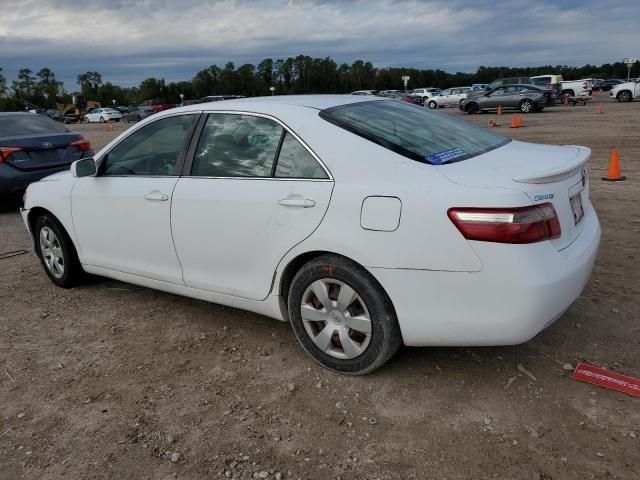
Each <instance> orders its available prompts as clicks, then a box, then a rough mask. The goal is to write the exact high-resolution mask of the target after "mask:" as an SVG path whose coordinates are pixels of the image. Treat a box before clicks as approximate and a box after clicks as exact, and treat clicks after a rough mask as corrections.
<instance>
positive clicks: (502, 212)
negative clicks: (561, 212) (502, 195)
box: [447, 203, 561, 243]
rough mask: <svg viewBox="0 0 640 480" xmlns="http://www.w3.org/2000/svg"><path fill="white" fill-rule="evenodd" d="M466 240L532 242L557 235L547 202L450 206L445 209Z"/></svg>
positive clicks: (556, 223)
mask: <svg viewBox="0 0 640 480" xmlns="http://www.w3.org/2000/svg"><path fill="white" fill-rule="evenodd" d="M447 213H448V215H449V218H450V219H451V221H452V222H453V223H454V225H455V226H456V227H457V228H458V230H460V233H462V235H463V236H464V237H465V238H466V239H467V240H478V241H481V242H497V243H535V242H542V241H543V240H549V239H552V238H558V237H560V233H561V230H560V221H559V220H558V215H557V214H556V210H555V208H553V205H552V204H551V203H542V204H540V205H532V206H530V207H518V208H450V209H449V211H448V212H447Z"/></svg>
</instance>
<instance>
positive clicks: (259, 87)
mask: <svg viewBox="0 0 640 480" xmlns="http://www.w3.org/2000/svg"><path fill="white" fill-rule="evenodd" d="M634 70H636V71H637V70H638V66H637V64H636V65H635V66H634ZM546 73H555V74H560V75H562V76H563V77H564V79H565V80H576V79H580V78H590V77H593V78H605V79H606V78H623V79H624V78H626V76H627V67H626V65H625V64H623V63H622V62H616V63H613V64H610V63H606V64H603V65H600V66H596V65H590V64H587V65H584V66H582V67H572V66H567V65H555V66H554V65H545V66H539V67H485V66H480V67H479V68H478V69H477V70H476V71H475V72H474V73H463V72H456V73H448V72H445V71H443V70H439V69H436V70H434V69H419V68H398V67H384V68H376V67H374V66H373V64H372V63H371V62H367V61H363V60H356V61H355V62H353V63H352V64H347V63H342V64H338V63H336V62H335V61H334V60H332V59H331V58H330V57H325V58H312V57H310V56H308V55H298V56H297V57H289V58H287V59H277V60H273V59H271V58H266V59H264V60H262V61H261V62H260V63H258V65H257V66H256V65H253V64H250V63H245V64H243V65H240V66H238V67H236V65H235V64H234V63H233V62H228V63H226V64H225V65H224V66H223V67H220V66H218V65H211V66H209V67H207V68H204V69H202V70H200V71H199V72H197V73H196V74H195V76H194V77H193V78H192V79H191V80H186V81H180V82H166V81H165V80H164V79H163V78H147V79H145V80H143V81H142V82H140V84H139V85H138V86H136V87H121V86H118V85H114V84H112V83H111V82H108V81H107V82H104V81H103V78H102V75H101V74H100V73H99V72H96V71H88V72H85V73H82V74H80V75H78V76H77V79H76V84H77V87H74V88H73V89H72V90H71V92H69V91H67V90H66V89H65V87H64V85H63V83H62V82H60V81H58V80H57V79H56V76H55V73H54V72H53V70H51V69H50V68H48V67H43V68H41V69H40V70H38V71H37V72H36V71H33V70H31V69H29V68H23V69H21V70H20V71H19V72H18V77H17V79H15V80H13V81H12V82H11V85H9V83H8V81H7V79H6V78H5V76H4V75H3V74H2V68H1V67H0V110H9V111H10V110H22V109H24V108H25V107H26V106H27V105H31V106H33V107H38V108H56V104H68V103H71V93H74V94H75V93H79V94H82V95H84V96H86V99H87V100H95V101H98V102H100V103H101V104H102V105H104V106H106V105H111V104H112V102H113V100H115V101H116V104H117V105H132V104H139V103H141V102H143V101H144V100H149V99H161V100H163V101H164V102H166V103H179V102H180V94H183V95H184V99H185V100H195V99H198V98H201V97H204V96H207V95H244V96H259V95H269V94H270V93H271V90H270V88H271V87H273V88H274V91H273V93H274V94H275V95H285V94H302V93H349V92H351V91H354V90H389V89H402V88H403V81H402V76H404V75H408V76H409V77H410V80H409V88H410V89H411V88H418V87H440V88H448V87H455V86H464V85H471V84H473V83H489V82H491V81H493V80H495V79H496V78H500V77H512V76H534V75H543V74H546ZM632 73H633V74H635V75H637V73H636V72H633V71H632Z"/></svg>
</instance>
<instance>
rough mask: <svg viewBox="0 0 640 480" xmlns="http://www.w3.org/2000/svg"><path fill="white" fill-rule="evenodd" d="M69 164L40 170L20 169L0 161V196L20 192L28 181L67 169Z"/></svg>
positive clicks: (26, 185) (24, 188)
mask: <svg viewBox="0 0 640 480" xmlns="http://www.w3.org/2000/svg"><path fill="white" fill-rule="evenodd" d="M69 166H70V165H61V166H57V167H53V168H46V169H42V170H32V171H22V170H18V169H17V168H13V167H12V166H10V165H8V164H6V163H0V197H8V196H11V195H15V194H17V193H19V192H22V191H23V190H26V188H27V187H28V186H29V184H30V183H33V182H37V181H38V180H40V179H42V178H44V177H48V176H49V175H53V174H54V173H58V172H62V171H64V170H69Z"/></svg>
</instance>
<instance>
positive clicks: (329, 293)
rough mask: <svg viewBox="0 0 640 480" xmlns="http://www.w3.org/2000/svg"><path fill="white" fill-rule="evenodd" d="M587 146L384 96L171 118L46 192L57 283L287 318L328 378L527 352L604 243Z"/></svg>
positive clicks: (232, 105) (39, 231)
mask: <svg viewBox="0 0 640 480" xmlns="http://www.w3.org/2000/svg"><path fill="white" fill-rule="evenodd" d="M589 156H590V150H589V149H588V148H585V147H578V146H545V145H537V144H528V143H523V142H518V141H512V140H509V139H506V138H503V137H501V136H498V135H495V134H493V133H490V132H488V131H486V130H483V129H480V128H476V127H474V126H471V125H469V124H467V123H466V122H463V121H460V120H456V119H454V118H452V117H449V116H447V115H443V114H440V113H437V112H434V111H431V110H428V109H425V108H421V107H417V106H414V105H409V104H406V103H403V102H398V101H395V100H389V99H384V98H380V97H369V96H357V95H344V96H329V95H327V96H294V97H286V96H282V97H267V98H251V99H241V100H235V101H233V102H218V103H209V104H201V105H191V106H188V107H183V108H178V109H172V110H169V111H166V112H162V113H159V114H156V115H153V116H151V117H149V118H147V119H145V120H143V121H142V122H140V123H138V124H136V125H135V126H134V127H132V128H130V129H129V130H127V131H126V132H124V133H123V134H121V135H120V136H119V137H117V138H116V139H115V140H113V141H112V142H111V143H110V144H108V145H107V146H106V147H105V148H103V149H102V150H101V151H100V152H98V153H97V154H96V155H95V160H92V159H84V160H79V161H77V162H75V163H74V164H72V168H71V171H70V172H64V173H59V174H56V175H53V176H50V177H47V178H46V179H44V180H42V181H40V182H36V183H32V184H31V185H30V186H29V188H28V190H27V194H26V201H25V207H24V209H23V210H22V214H23V217H24V221H25V223H26V226H27V228H28V229H29V231H30V232H31V233H32V235H33V238H34V247H35V251H36V253H37V255H38V256H39V257H40V260H41V262H42V265H43V266H44V270H45V272H46V274H47V275H48V276H49V278H50V279H51V280H52V281H53V282H54V283H55V284H56V285H58V286H60V287H71V286H72V285H75V284H77V283H78V282H79V281H81V280H82V274H83V272H87V273H92V274H97V275H101V276H105V277H111V278H114V279H117V280H121V281H124V282H130V283H134V284H138V285H143V286H146V287H150V288H155V289H159V290H164V291H166V292H171V293H175V294H179V295H185V296H188V297H193V298H197V299H201V300H207V301H211V302H215V303H219V304H223V305H229V306H232V307H237V308H241V309H246V310H250V311H253V312H258V313H261V314H263V315H267V316H270V317H274V318H277V319H279V320H284V321H289V322H290V323H291V326H292V328H293V331H294V332H295V335H296V336H297V338H298V340H299V341H300V343H301V344H302V346H303V347H304V349H305V350H306V351H307V352H308V353H309V354H310V355H311V356H312V357H313V358H314V359H315V360H316V361H318V362H319V363H321V364H322V365H324V366H326V367H328V368H331V369H335V370H338V371H340V372H344V373H349V374H363V373H367V372H370V371H372V370H374V369H376V368H378V367H380V366H381V365H382V364H384V363H385V362H386V361H387V360H388V359H389V358H390V357H391V356H392V355H393V354H394V353H395V352H396V350H397V349H398V347H399V346H400V345H401V344H403V343H404V344H405V345H418V346H428V345H470V346H472V345H512V344H518V343H522V342H526V341H527V340H529V339H530V338H532V337H533V336H534V335H536V334H537V333H538V332H540V331H541V330H542V329H543V328H545V327H547V326H548V325H549V324H551V323H552V322H553V321H554V320H556V319H557V318H558V317H559V316H560V315H562V313H563V312H564V311H565V310H566V309H567V308H569V306H570V305H571V303H572V302H573V301H574V300H575V299H576V298H577V297H578V296H579V295H580V293H581V291H582V289H583V287H584V286H585V284H586V283H587V280H588V279H589V276H590V274H591V270H592V267H593V265H594V261H595V258H596V253H597V250H598V244H599V241H600V226H599V223H598V219H597V217H596V213H595V211H594V209H593V207H592V205H591V202H590V201H589V194H588V190H589V180H588V175H587V173H586V168H585V163H586V161H587V159H588V158H589Z"/></svg>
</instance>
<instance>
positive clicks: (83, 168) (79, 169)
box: [71, 158, 96, 178]
mask: <svg viewBox="0 0 640 480" xmlns="http://www.w3.org/2000/svg"><path fill="white" fill-rule="evenodd" d="M95 174H96V162H94V160H93V158H82V159H80V160H76V161H75V162H73V163H72V164H71V175H73V176H74V177H76V178H80V177H93V176H94V175H95Z"/></svg>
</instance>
